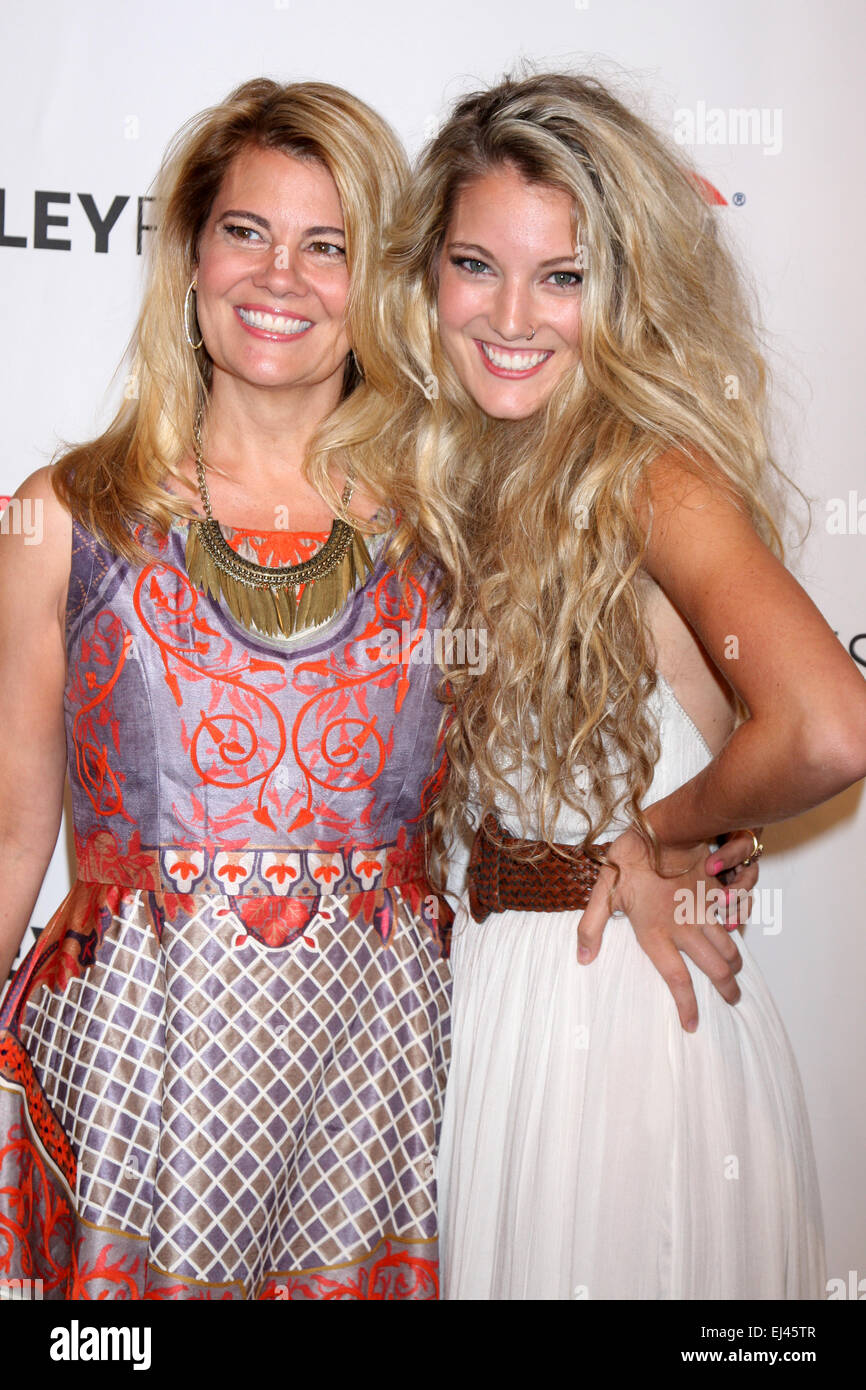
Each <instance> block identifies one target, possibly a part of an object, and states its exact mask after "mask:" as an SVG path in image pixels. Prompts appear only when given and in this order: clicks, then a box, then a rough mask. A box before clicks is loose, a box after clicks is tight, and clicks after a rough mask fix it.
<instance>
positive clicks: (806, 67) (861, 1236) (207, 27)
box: [0, 0, 866, 1297]
mask: <svg viewBox="0 0 866 1390" xmlns="http://www.w3.org/2000/svg"><path fill="white" fill-rule="evenodd" d="M864 16H866V11H864V10H863V8H862V6H861V4H860V0H825V3H824V4H823V5H820V6H818V5H815V4H814V3H812V0H810V3H806V0H726V3H725V4H724V5H715V6H702V7H700V8H699V9H698V7H696V6H695V5H694V3H693V0H661V3H656V4H653V5H648V4H647V3H646V2H645V0H533V3H532V4H527V3H526V0H496V3H478V0H439V3H438V4H436V5H430V6H410V5H407V4H406V3H405V0H367V3H351V0H328V3H327V4H321V5H318V4H310V3H309V0H149V3H148V4H146V5H142V4H140V3H130V0H78V3H74V4H70V3H68V2H65V0H41V3H40V4H39V5H33V6H24V5H16V6H15V7H14V9H13V7H12V6H8V7H7V8H6V10H5V13H4V15H3V20H2V30H3V33H2V38H3V42H2V47H0V54H2V56H0V73H2V79H0V121H2V137H0V138H2V150H3V156H2V166H0V187H2V188H3V189H4V191H5V204H4V217H3V222H2V226H0V275H2V298H3V305H4V308H5V310H6V314H5V332H4V334H3V344H2V386H3V393H4V409H3V424H4V427H3V431H2V436H0V493H5V494H8V493H11V492H13V491H14V489H15V488H16V487H17V485H18V484H19V482H20V481H21V480H22V479H23V478H24V477H25V476H26V475H27V474H28V473H30V472H31V471H32V470H33V469H34V468H36V467H38V466H39V465H40V464H42V463H44V462H46V461H47V460H48V459H49V458H50V457H51V456H52V455H53V453H54V451H55V449H56V448H57V446H58V444H59V443H60V442H61V441H63V440H68V441H77V440H80V439H84V438H87V437H90V436H92V435H93V434H94V433H95V432H97V430H98V429H99V428H100V427H101V426H103V425H104V424H106V423H107V422H108V420H109V418H110V417H111V415H112V413H113V408H114V405H115V403H116V402H117V400H118V398H119V395H120V393H121V391H122V386H123V375H122V374H121V375H120V376H116V377H115V378H114V382H113V384H111V385H110V384H109V383H111V382H112V377H113V374H114V373H115V370H116V368H117V366H118V363H119V361H120V359H121V357H122V354H123V352H124V348H125V345H126V342H127V338H128V335H129V332H130V330H131V328H132V326H133V323H134V319H135V313H136V308H137V305H138V301H139V296H140V290H141V284H142V271H143V257H142V256H141V255H140V254H138V240H139V234H138V223H139V220H143V221H144V222H147V221H148V215H147V214H148V205H147V204H146V203H145V204H143V205H142V206H143V215H142V217H141V218H140V216H139V201H138V200H139V199H140V198H144V197H145V196H146V195H147V193H148V189H149V185H150V182H151V180H152V178H153V175H154V173H155V171H156V168H157V166H158V163H159V160H160V157H161V155H162V152H163V149H164V147H165V145H166V143H167V141H168V139H169V138H170V137H171V135H172V134H173V133H174V131H175V130H176V129H177V127H178V126H180V125H181V124H182V122H183V121H185V120H186V119H187V118H188V117H189V116H190V115H192V114H193V113H194V112H195V111H197V110H199V109H200V108H202V107H204V106H207V105H210V104H211V103H213V102H214V101H217V100H219V99H220V98H221V97H223V96H224V95H225V94H226V93H227V92H228V91H229V90H230V89H231V88H232V87H233V86H235V85H236V84H237V83H238V82H240V81H242V80H244V79H246V78H248V77H252V76H258V75H261V74H265V75H268V76H273V77H277V78H279V79H281V80H284V81H289V80H301V79H306V78H317V79H321V80H326V81H329V82H333V83H337V84H339V85H342V86H345V87H348V88H349V89H350V90H352V91H354V92H356V93H357V94H358V95H359V96H361V97H363V98H364V99H365V100H367V101H368V102H370V103H371V104H372V105H373V106H375V107H377V108H378V109H379V110H380V111H381V112H382V114H383V115H385V116H386V117H387V118H388V119H389V120H390V121H391V122H392V123H393V125H394V126H395V127H396V129H397V130H398V131H399V132H400V134H401V135H402V136H403V138H404V140H405V141H406V143H407V146H408V148H409V150H410V153H413V154H414V153H415V151H416V150H417V149H418V147H419V146H420V144H421V143H422V142H423V140H424V138H425V136H426V135H427V134H429V133H431V131H432V128H433V127H434V125H435V123H436V121H437V120H438V118H439V117H440V116H441V115H442V114H443V112H444V111H445V109H446V108H447V107H448V105H449V104H450V102H451V100H452V99H453V98H454V97H455V96H457V95H458V94H459V93H461V92H463V91H464V90H468V89H471V88H472V87H473V86H475V85H477V84H479V83H484V82H488V81H491V80H495V79H496V78H497V77H498V76H500V75H501V74H502V73H503V72H504V71H506V70H508V69H509V68H511V67H512V66H513V65H514V63H515V61H516V60H518V59H520V58H523V57H526V58H530V59H533V60H536V61H539V62H542V63H544V64H546V65H548V66H571V67H574V68H578V69H581V68H585V67H587V66H588V65H591V66H592V68H593V70H594V71H595V72H597V73H598V74H599V75H600V76H602V77H606V78H607V79H608V80H610V81H612V82H613V84H614V85H615V87H616V88H617V89H618V90H619V92H620V94H621V95H623V96H624V97H625V99H626V100H630V101H632V102H635V103H636V104H637V105H638V106H639V108H640V109H641V110H642V112H643V114H644V115H647V116H649V117H650V118H651V119H652V120H654V121H655V122H656V124H657V125H658V126H659V128H661V129H662V130H664V131H667V132H668V133H669V134H672V135H673V134H676V133H677V132H678V133H679V135H680V136H686V137H688V138H689V139H690V140H691V139H694V140H695V142H696V143H695V144H694V147H693V148H692V149H691V151H690V152H691V153H692V155H693V157H694V158H695V160H696V162H697V164H698V167H699V168H700V170H701V172H702V173H703V174H704V175H705V176H706V177H707V178H708V179H709V180H710V181H711V182H712V183H713V185H714V186H715V187H716V188H717V189H718V190H719V191H720V193H721V194H722V196H723V197H724V199H725V200H726V203H727V206H725V207H721V208H720V209H719V213H718V215H719V216H720V217H723V218H724V219H726V221H728V222H729V223H730V225H731V227H732V230H733V232H734V234H735V236H736V238H737V240H738V243H739V245H740V246H741V248H742V254H743V256H744V258H745V260H746V262H747V263H748V265H749V267H750V268H751V271H752V273H753V275H754V278H755V280H756V282H757V285H758V288H759V292H760V297H761V303H762V306H763V314H764V320H765V324H766V328H767V331H768V334H769V336H770V341H771V342H772V344H773V345H774V354H775V355H774V361H773V365H774V368H775V370H776V372H777V374H778V377H779V382H780V386H782V387H783V388H784V389H783V390H781V391H780V395H779V412H780V415H779V419H780V425H779V434H778V449H777V452H778V457H779V459H780V461H781V463H782V464H783V466H784V467H785V468H786V470H787V471H788V472H789V473H790V474H792V475H793V476H794V477H795V478H796V479H797V481H798V482H799V483H800V485H801V486H802V487H803V488H804V490H805V491H806V492H807V494H809V496H810V497H811V498H812V500H813V527H812V533H811V535H810V537H809V539H808V541H807V543H806V545H805V547H804V548H803V549H802V550H801V551H799V552H797V553H796V554H795V555H793V556H792V564H793V567H794V568H795V570H796V572H797V573H798V575H799V577H800V579H801V581H802V582H804V583H805V584H806V587H807V588H808V589H809V592H810V593H811V595H812V597H813V598H814V599H815V601H816V603H817V604H818V606H819V607H820V608H821V610H822V611H823V613H824V614H825V616H826V617H827V619H828V620H829V622H830V624H831V626H832V627H833V628H834V629H836V630H837V632H838V634H839V637H840V640H841V641H843V642H844V643H845V645H846V646H847V647H849V648H850V649H851V650H852V655H856V656H857V657H858V658H859V659H860V662H861V665H863V666H864V668H866V586H864V583H863V577H864V569H866V564H864V560H866V477H864V470H863V464H862V455H863V444H862V440H863V429H862V424H861V420H860V416H859V411H860V404H861V403H860V390H861V389H862V387H861V384H860V377H859V374H860V372H862V371H863V368H864V355H866V354H864V330H863V323H864V321H866V313H864V309H866V305H864V277H863V273H862V247H861V233H862V228H863V226H864V223H866V218H864V212H866V208H864V196H866V195H864V181H863V178H862V175H861V172H860V171H861V143H862V113H861V110H860V107H861V98H860V94H861V89H862V72H861V67H862V53H863V39H864V31H866V22H864ZM750 109H754V110H755V111H756V112H757V113H758V117H756V118H755V120H754V123H753V122H752V119H751V118H750V119H749V120H747V121H745V122H742V123H741V121H740V119H739V117H738V116H737V115H736V112H737V111H740V110H750ZM732 113H733V114H732ZM47 194H50V195H51V196H50V197H45V196H44V195H47ZM88 194H89V195H90V198H91V199H92V200H93V204H94V205H95V208H96V210H97V212H98V214H99V216H101V217H102V218H105V217H106V214H107V213H108V210H109V209H110V208H112V205H113V204H114V202H115V199H118V198H126V199H127V200H128V201H127V202H126V203H125V204H124V205H123V207H122V209H117V205H115V210H117V211H118V216H117V218H116V221H115V222H114V225H113V227H112V229H111V231H110V232H109V234H108V236H107V249H106V250H104V251H99V250H97V249H96V236H95V232H94V228H93V225H92V222H91V220H89V219H88V216H87V213H86V205H90V204H89V203H88V199H87V197H86V196H85V197H84V200H83V201H82V195H88ZM39 195H43V196H41V197H40V196H39ZM91 206H92V205H91ZM46 218H55V219H60V220H59V221H50V222H49V221H47V220H46ZM141 235H142V238H143V239H146V237H147V232H146V231H145V232H143V233H142V234H141ZM16 240H17V241H18V243H19V244H14V243H15V242H16ZM21 240H23V241H24V242H26V244H25V245H21V244H20V242H21ZM40 241H42V242H45V241H53V242H55V243H60V244H59V245H58V244H55V245H53V246H46V245H39V242H40ZM852 393H853V394H852ZM858 488H859V490H860V491H859V492H858ZM832 499H840V501H839V502H838V503H837V505H836V506H834V505H833V500H832ZM861 507H862V515H860V511H859V509H860V508H861ZM843 514H844V519H843V520H841V521H840V520H838V518H842V517H843ZM858 517H859V526H860V530H859V531H858ZM834 518H837V521H836V522H835V523H834ZM756 601H760V596H756ZM861 792H862V788H861V787H857V788H854V789H852V790H850V791H849V792H847V793H845V794H844V795H842V796H839V797H837V798H836V799H835V800H834V801H832V802H830V803H829V804H828V805H827V806H825V807H823V808H821V809H820V810H818V811H816V812H814V813H812V814H810V815H806V816H802V817H800V818H799V819H798V820H797V821H795V822H789V823H787V824H786V825H784V826H776V827H772V828H770V829H769V830H768V831H767V833H766V836H765V843H766V845H767V848H768V853H767V855H766V856H765V858H764V859H763V861H762V874H761V886H762V888H763V889H764V890H765V892H767V893H768V895H769V896H768V899H767V901H768V903H769V902H770V901H774V902H776V903H778V904H781V907H782V909H783V911H782V915H781V918H780V917H779V914H778V913H776V914H775V916H776V920H775V921H774V922H773V923H772V926H771V929H770V930H768V931H765V930H764V929H763V927H762V926H761V925H753V926H752V927H750V928H749V930H748V940H749V944H750V946H751V947H752V949H753V951H754V952H755V954H756V955H757V957H758V959H759V961H760V964H761V966H762V969H763V970H764V973H765V975H766V976H767V978H768V980H769V982H770V985H771V987H772V988H773V990H774V993H775V996H776V999H777V1001H778V1003H779V1006H780V1008H781V1011H782V1014H783V1017H784V1019H785V1021H786V1024H787V1027H788V1030H789V1033H790V1036H791V1039H792V1042H793V1044H794V1048H795V1051H796V1054H797V1057H798V1059H799V1063H800V1067H801V1070H802V1074H803V1080H804V1085H805V1089H806V1095H807V1099H808V1103H809V1110H810V1114H811V1118H812V1125H813V1132H814V1137H815V1144H816V1149H817V1156H818V1165H819V1173H820V1178H821V1185H822V1193H823V1201H824V1211H825V1219H826V1227H827V1244H828V1262H829V1273H830V1275H831V1276H833V1277H835V1278H838V1279H840V1280H844V1281H845V1284H846V1285H848V1284H849V1283H851V1279H850V1275H849V1271H852V1270H853V1271H855V1272H856V1279H855V1281H854V1282H855V1283H856V1281H857V1280H859V1279H861V1278H863V1279H866V1201H864V1195H863V1173H864V1171H866V1109H864V1106H863V1082H862V1078H861V1068H862V1059H863V1057H864V1055H866V1010H864V1009H863V1008H862V1006H861V998H862V993H863V988H864V983H866V937H864V932H863V927H864V920H866V912H864V908H863V906H862V897H863V887H862V885H861V881H860V874H861V872H862V868H863V861H864V851H863V848H862V846H863V839H864V831H866V809H864V805H863V800H862V795H861ZM3 794H4V795H6V794H8V795H12V796H14V795H15V791H14V788H3ZM72 866H74V856H73V852H72V841H71V831H70V829H69V827H68V822H67V823H65V826H64V831H63V833H62V834H61V837H60V840H59V842H58V847H57V850H56V852H55V855H54V859H53V861H52V864H51V867H50V870H49V873H48V875H47V877H46V880H45V884H44V887H43V890H42V893H41V895H40V898H39V902H38V904H37V907H36V911H35V914H34V925H35V926H36V927H37V928H38V927H41V926H43V925H44V924H45V922H46V921H47V920H48V918H49V916H50V915H51V913H52V911H53V910H54V908H55V907H56V905H57V904H58V903H59V901H60V900H61V898H62V897H63V896H64V894H65V893H66V891H67V889H68V886H69V883H70V872H71V870H72ZM773 890H779V893H780V896H777V897H775V898H773V896H772V894H773ZM765 920H766V918H765ZM780 922H781V930H778V927H779V925H780ZM863 1289H864V1292H863V1293H862V1294H861V1297H866V1282H864V1285H863Z"/></svg>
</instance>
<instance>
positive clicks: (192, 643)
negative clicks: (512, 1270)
mask: <svg viewBox="0 0 866 1390" xmlns="http://www.w3.org/2000/svg"><path fill="white" fill-rule="evenodd" d="M138 534H139V537H140V539H141V540H142V541H143V542H144V544H145V545H146V546H147V549H148V553H149V554H150V555H151V556H152V560H151V561H150V562H149V563H147V564H146V565H145V566H144V567H140V566H134V565H131V564H129V563H128V562H126V561H125V560H122V559H120V558H118V557H117V556H116V555H115V554H114V553H113V552H112V551H110V550H108V549H107V548H105V547H104V546H103V545H102V544H100V543H99V542H98V541H97V540H96V539H95V538H94V537H93V536H92V535H90V533H88V532H87V531H86V530H84V529H83V528H82V527H81V526H79V525H77V524H75V525H74V528H73V541H72V568H71V576H70V584H69V597H68V602H67V611H66V644H67V655H68V677H67V684H66V691H65V716H66V731H67V751H68V766H69V778H70V783H71V791H72V804H73V811H74V825H75V846H76V855H77V859H78V876H77V878H76V880H75V883H74V884H73V887H72V889H71V891H70V892H69V894H68V895H67V897H66V898H65V900H64V901H63V903H62V904H61V906H60V907H59V908H58V910H57V911H56V913H55V914H54V916H53V917H52V919H51V921H50V922H49V923H48V925H47V926H46V928H45V930H44V931H43V932H42V934H41V935H40V937H39V939H38V941H37V943H36V946H35V947H34V948H33V950H32V951H31V952H30V953H29V955H28V956H27V957H26V959H25V960H24V962H23V964H22V965H21V966H20V967H19V969H18V971H17V972H16V974H15V976H14V978H13V981H12V983H11V985H10V988H9V991H8V993H7V995H6V997H5V1000H4V1003H3V1007H2V1011H0V1279H10V1278H12V1279H14V1278H29V1279H33V1280H37V1279H41V1280H42V1287H43V1292H44V1297H46V1298H59V1299H63V1298H67V1299H69V1298H76V1299H77V1298H81V1299H97V1298H109V1299H119V1298H133V1299H134V1298H160V1299H179V1298H198V1299H213V1298H217V1299H225V1298H229V1299H283V1298H286V1299H288V1298H408V1299H419V1298H421V1299H425V1298H426V1299H429V1298H436V1297H437V1296H438V1274H437V1226H436V1192H435V1153H436V1145H437V1140H438V1129H439V1120H440V1111H441V1096H442V1090H443V1087H444V1081H445V1074H446V1067H447V1047H448V1017H449V1015H448V1006H449V998H448V995H449V973H448V965H447V961H446V960H445V959H444V954H443V942H442V938H443V934H444V933H443V930H442V928H443V919H442V917H441V915H440V912H439V910H438V908H439V904H438V900H437V899H436V898H435V897H434V896H433V894H432V893H431V891H430V888H429V885H428V884H427V882H426V880H425V876H424V867H423V855H422V852H421V840H420V821H421V817H422V815H423V809H424V804H425V798H426V796H427V794H428V793H429V792H430V790H431V789H432V787H433V785H434V784H435V774H434V772H433V769H434V762H435V760H436V756H437V746H436V731H437V727H438V722H439V714H440V711H441V706H440V705H439V704H438V702H437V700H436V698H435V687H436V684H437V680H438V672H437V669H436V667H435V665H433V664H432V663H431V662H430V661H429V659H426V658H427V657H428V656H429V651H430V635H431V632H432V629H433V622H434V619H435V617H436V609H435V607H434V605H433V603H432V600H431V596H430V584H429V576H428V577H427V579H424V578H423V577H422V578H419V577H418V576H417V575H414V576H410V577H409V578H407V579H404V578H402V577H400V576H398V575H397V573H395V571H394V570H393V569H391V568H388V567H387V565H386V564H385V562H384V560H383V559H382V558H381V550H380V551H379V552H377V553H378V555H379V558H377V559H376V560H375V566H374V570H373V573H372V574H371V575H370V576H369V577H368V579H367V581H366V583H365V584H364V585H363V586H362V587H360V588H359V589H358V590H356V592H355V594H354V595H352V596H351V597H350V599H349V601H348V603H347V606H346V607H345V609H344V610H343V612H342V613H341V614H340V615H339V616H338V618H337V619H336V620H335V621H334V622H333V623H332V624H331V626H330V629H329V631H328V632H327V634H324V633H317V634H316V635H315V636H314V637H313V638H311V639H309V640H308V642H307V644H306V645H301V646H300V647H297V646H296V647H293V648H292V649H291V650H287V649H286V647H285V646H283V647H282V648H281V647H280V646H279V645H278V644H277V643H270V642H268V641H267V640H265V641H261V642H260V641H259V640H258V638H256V637H253V636H251V635H250V634H249V633H248V632H247V631H246V630H245V629H243V628H242V627H240V626H238V625H237V624H236V623H235V622H234V620H233V618H232V617H231V615H230V614H229V613H228V612H227V611H223V610H222V609H221V608H219V607H218V606H217V605H216V604H214V603H213V602H212V601H211V600H210V599H209V598H207V597H206V596H205V595H204V594H203V593H201V592H200V591H198V590H196V589H195V588H194V587H193V586H192V585H191V583H190V581H189V579H188V577H187V575H186V571H185V567H184V547H185V540H186V523H184V522H176V523H174V524H173V525H172V527H171V529H170V531H169V533H168V535H157V534H155V533H152V532H146V531H144V530H141V529H140V530H139V532H138ZM227 536H228V539H229V540H230V543H231V544H232V545H233V546H234V547H235V548H236V549H237V550H239V551H240V553H242V554H246V555H248V557H249V558H251V559H255V560H257V561H258V562H259V563H262V564H286V563H295V562H297V561H298V560H300V559H304V558H306V557H307V556H308V555H309V553H310V552H311V551H312V550H314V549H315V548H316V547H317V546H318V545H319V544H320V543H321V542H322V541H323V540H324V539H325V537H324V536H319V535H315V536H308V537H304V538H302V537H299V536H295V535H290V534H289V533H287V532H284V531H283V532H274V533H266V534H264V535H263V534H261V533H252V532H248V531H241V530H235V531H234V532H232V531H228V532H227Z"/></svg>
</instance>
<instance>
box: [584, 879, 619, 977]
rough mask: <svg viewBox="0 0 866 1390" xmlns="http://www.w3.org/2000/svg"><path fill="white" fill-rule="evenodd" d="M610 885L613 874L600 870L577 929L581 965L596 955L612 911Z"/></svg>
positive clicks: (587, 962)
mask: <svg viewBox="0 0 866 1390" xmlns="http://www.w3.org/2000/svg"><path fill="white" fill-rule="evenodd" d="M612 883H613V874H612V873H611V872H610V871H609V870H607V869H602V871H601V873H600V874H599V876H598V878H597V879H596V881H595V886H594V888H593V890H592V892H591V893H590V895H589V902H588V903H587V905H586V907H585V908H584V910H583V913H582V914H581V918H580V922H579V923H578V927H577V959H578V960H579V962H580V964H581V965H589V963H590V961H593V960H595V958H596V956H597V955H598V952H599V949H600V947H601V938H602V936H603V935H604V928H605V923H606V922H607V919H608V918H609V917H610V914H611V911H612V908H611V903H610V890H611V886H612Z"/></svg>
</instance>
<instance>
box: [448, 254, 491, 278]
mask: <svg viewBox="0 0 866 1390" xmlns="http://www.w3.org/2000/svg"><path fill="white" fill-rule="evenodd" d="M451 264H452V265H456V266H457V268H458V270H465V271H466V272H467V273H468V274H469V275H483V274H484V272H485V270H489V269H490V266H489V265H487V263H486V261H479V260H478V259H477V258H476V257H475V256H452V257H451Z"/></svg>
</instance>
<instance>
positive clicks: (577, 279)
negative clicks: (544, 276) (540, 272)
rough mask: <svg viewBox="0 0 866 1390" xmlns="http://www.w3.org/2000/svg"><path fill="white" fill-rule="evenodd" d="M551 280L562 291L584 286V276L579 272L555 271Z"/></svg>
mask: <svg viewBox="0 0 866 1390" xmlns="http://www.w3.org/2000/svg"><path fill="white" fill-rule="evenodd" d="M549 279H550V280H551V282H552V283H553V284H554V285H555V286H556V288H557V289H560V290H571V289H574V288H575V286H577V285H582V284H583V276H582V275H581V273H580V271H577V270H555V271H554V272H553V274H552V275H551V276H550V277H549Z"/></svg>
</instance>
